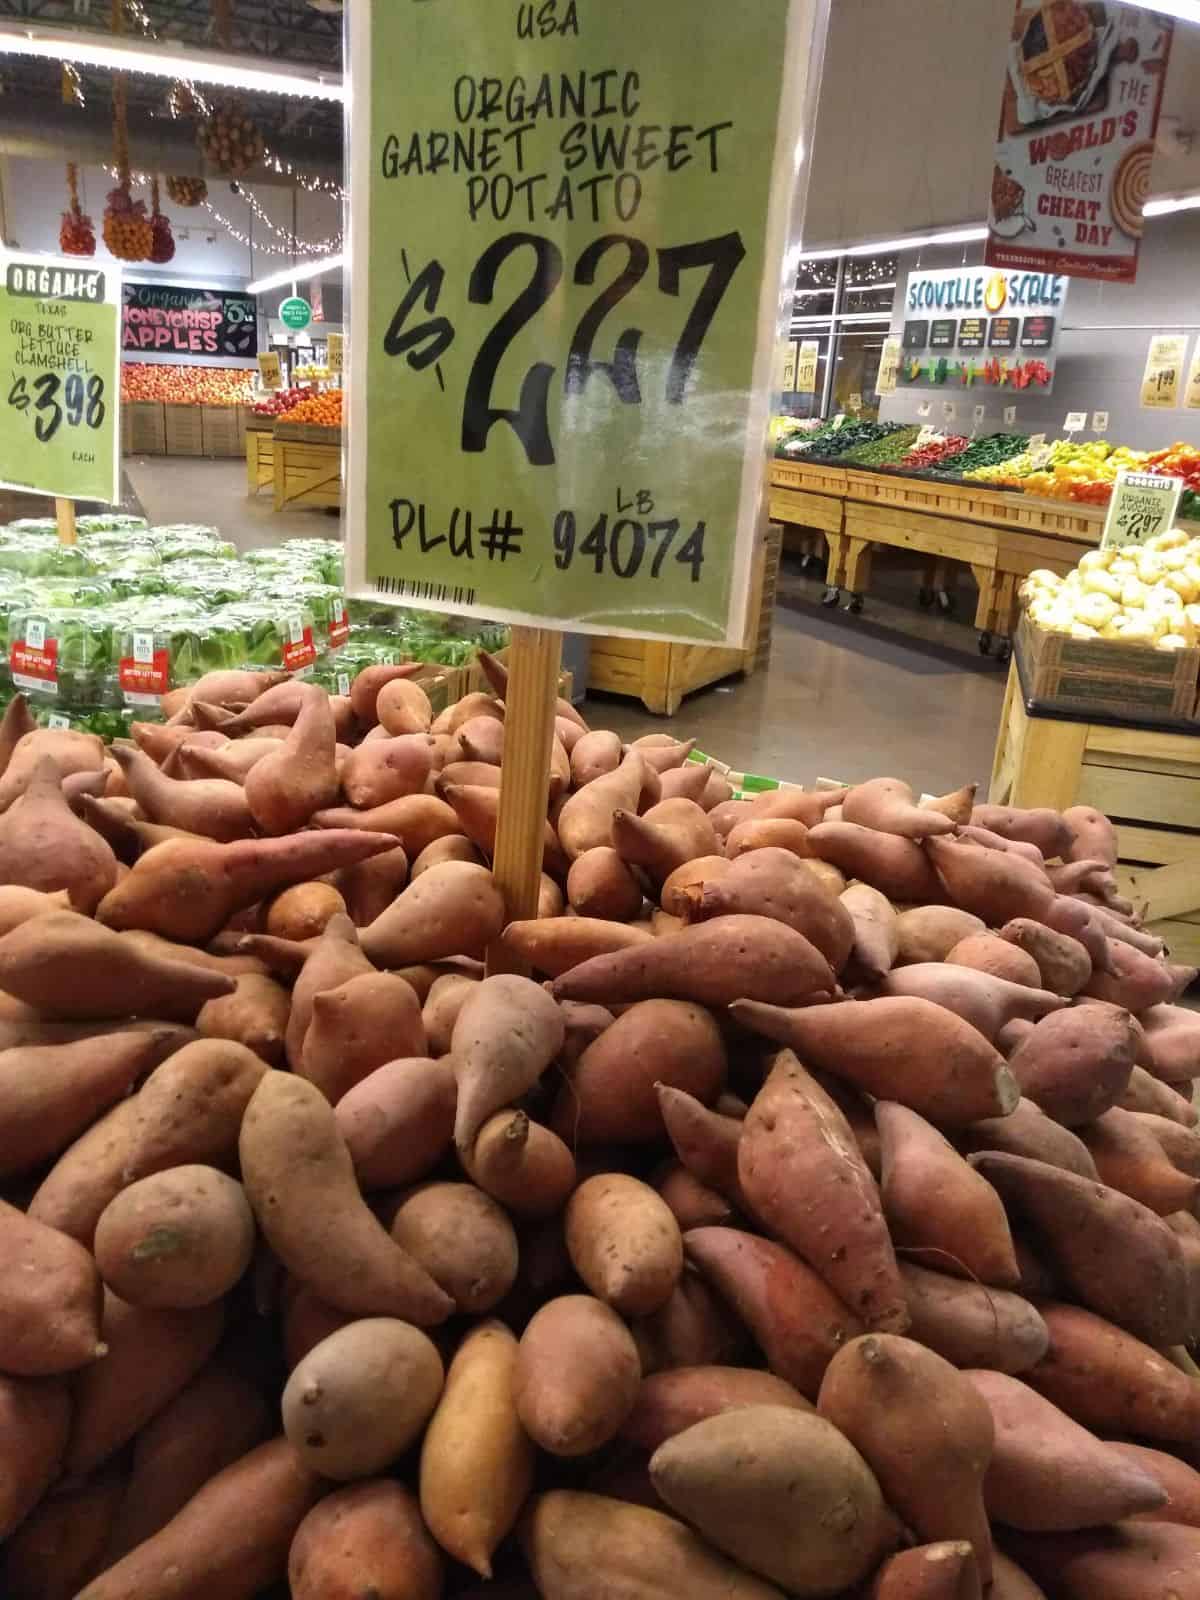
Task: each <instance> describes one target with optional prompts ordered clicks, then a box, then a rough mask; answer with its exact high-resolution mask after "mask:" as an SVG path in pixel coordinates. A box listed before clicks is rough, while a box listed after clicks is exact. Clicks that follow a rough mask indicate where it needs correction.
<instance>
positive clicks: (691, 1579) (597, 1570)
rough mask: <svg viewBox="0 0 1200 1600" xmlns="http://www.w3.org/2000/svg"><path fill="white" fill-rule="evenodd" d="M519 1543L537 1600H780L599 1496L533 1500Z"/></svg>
mask: <svg viewBox="0 0 1200 1600" xmlns="http://www.w3.org/2000/svg"><path fill="white" fill-rule="evenodd" d="M523 1542H524V1545H525V1553H526V1557H527V1559H528V1562H529V1567H530V1571H531V1572H532V1573H533V1577H534V1581H535V1583H536V1585H537V1593H538V1594H539V1595H541V1596H543V1600H596V1597H597V1583H598V1582H599V1583H600V1584H602V1585H603V1586H604V1588H605V1589H606V1590H607V1591H608V1592H609V1593H610V1594H611V1595H613V1596H614V1597H616V1596H628V1597H629V1600H634V1597H637V1600H641V1597H642V1596H645V1600H658V1597H659V1596H662V1597H664V1600H665V1597H667V1596H670V1595H686V1596H687V1597H688V1600H783V1594H782V1591H781V1590H779V1589H777V1588H776V1587H775V1585H774V1584H770V1583H764V1582H763V1580H762V1579H761V1578H756V1577H753V1576H752V1575H751V1574H750V1573H748V1572H746V1571H745V1570H744V1569H743V1568H741V1567H737V1566H735V1565H734V1564H733V1562H731V1561H728V1560H726V1558H725V1557H724V1556H722V1555H718V1554H717V1552H716V1551H714V1550H713V1549H712V1548H711V1546H710V1545H708V1544H706V1543H705V1542H704V1540H702V1539H700V1538H699V1537H698V1536H697V1535H696V1534H694V1533H693V1532H692V1531H691V1529H690V1528H686V1527H685V1526H684V1525H683V1523H682V1522H677V1521H676V1520H675V1518H674V1517H668V1516H664V1515H663V1513H662V1512H660V1511H651V1510H649V1509H648V1508H646V1507H644V1506H636V1505H629V1504H627V1503H626V1502H625V1501H622V1500H612V1499H609V1498H608V1497H607V1496H604V1495H596V1494H576V1493H572V1492H570V1491H568V1490H565V1489H558V1490H554V1491H552V1492H551V1493H549V1494H543V1495H540V1496H539V1497H538V1498H537V1499H536V1500H535V1501H534V1503H533V1506H532V1508H531V1510H530V1512H529V1515H528V1517H527V1518H526V1520H525V1524H524V1529H523ZM89 1600H90V1597H89Z"/></svg>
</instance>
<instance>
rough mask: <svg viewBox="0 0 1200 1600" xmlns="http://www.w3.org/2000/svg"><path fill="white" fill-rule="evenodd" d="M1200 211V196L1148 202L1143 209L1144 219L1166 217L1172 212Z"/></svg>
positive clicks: (1186, 195) (1183, 196)
mask: <svg viewBox="0 0 1200 1600" xmlns="http://www.w3.org/2000/svg"><path fill="white" fill-rule="evenodd" d="M1197 210H1200V194H1185V195H1181V196H1180V197H1179V199H1177V200H1147V201H1146V204H1145V205H1144V206H1143V207H1142V215H1143V216H1144V217H1166V216H1169V215H1170V213H1171V212H1172V211H1197Z"/></svg>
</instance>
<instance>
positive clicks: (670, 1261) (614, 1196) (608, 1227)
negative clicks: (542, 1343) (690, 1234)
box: [566, 1172, 683, 1317]
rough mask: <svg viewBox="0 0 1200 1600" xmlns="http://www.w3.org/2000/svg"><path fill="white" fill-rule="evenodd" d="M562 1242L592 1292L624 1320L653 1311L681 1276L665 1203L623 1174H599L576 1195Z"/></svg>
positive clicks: (675, 1232) (675, 1231) (674, 1229)
mask: <svg viewBox="0 0 1200 1600" xmlns="http://www.w3.org/2000/svg"><path fill="white" fill-rule="evenodd" d="M566 1242H567V1250H568V1251H569V1253H570V1256H571V1262H572V1264H573V1266H574V1267H575V1270H576V1272H578V1274H579V1276H580V1277H581V1278H582V1279H583V1281H584V1283H586V1284H587V1286H588V1288H589V1289H590V1290H591V1291H592V1293H593V1294H594V1295H596V1296H597V1297H598V1298H599V1299H600V1300H603V1301H604V1302H605V1303H606V1304H608V1305H610V1306H612V1307H613V1308H614V1309H615V1310H617V1311H619V1312H621V1313H622V1315H624V1316H627V1317H636V1316H646V1315H647V1314H648V1313H650V1312H652V1311H657V1310H658V1308H659V1307H660V1306H662V1305H663V1304H665V1302H666V1300H667V1299H668V1297H669V1296H670V1294H671V1291H672V1289H673V1288H674V1287H675V1285H676V1284H677V1283H678V1281H679V1277H680V1274H681V1273H682V1271H683V1241H682V1239H681V1238H680V1234H679V1227H678V1224H677V1223H676V1221H675V1218H674V1217H673V1216H672V1215H671V1212H670V1210H669V1209H668V1207H667V1205H666V1203H665V1202H664V1201H663V1200H662V1198H661V1197H660V1196H659V1195H657V1194H656V1193H655V1192H654V1190H653V1189H651V1188H650V1187H649V1186H648V1185H647V1184H644V1183H642V1182H640V1181H639V1180H638V1179H637V1178H633V1177H630V1176H629V1175H628V1174H626V1173H623V1172H605V1173H598V1174H597V1175H596V1176H595V1177H593V1178H588V1179H587V1180H586V1181H585V1182H584V1183H581V1184H580V1186H579V1188H578V1189H576V1190H575V1192H574V1194H573V1195H572V1196H571V1198H570V1200H569V1201H568V1203H567V1211H566Z"/></svg>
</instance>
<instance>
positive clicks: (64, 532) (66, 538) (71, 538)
mask: <svg viewBox="0 0 1200 1600" xmlns="http://www.w3.org/2000/svg"><path fill="white" fill-rule="evenodd" d="M54 516H55V519H56V521H57V522H58V542H59V544H76V543H77V542H78V535H77V534H76V532H75V502H74V500H56V501H55V502H54Z"/></svg>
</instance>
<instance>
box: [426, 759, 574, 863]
mask: <svg viewBox="0 0 1200 1600" xmlns="http://www.w3.org/2000/svg"><path fill="white" fill-rule="evenodd" d="M434 787H435V788H436V789H437V792H438V794H439V795H440V796H441V797H442V799H443V800H445V801H446V803H447V804H448V805H449V806H451V807H452V808H453V810H454V814H455V816H456V817H457V818H458V822H459V831H460V832H462V833H465V834H466V836H467V838H468V839H470V840H471V841H472V842H473V843H474V844H476V845H478V847H479V848H480V850H482V851H483V853H484V855H485V856H489V857H490V856H494V855H495V853H496V828H497V826H498V824H499V820H500V791H499V789H492V788H490V787H487V786H485V785H483V784H472V783H462V784H454V783H449V782H447V781H446V779H445V777H444V775H443V776H440V777H438V779H437V780H436V781H435V784H434ZM542 865H543V867H544V868H545V869H546V870H547V871H549V872H556V873H559V874H565V873H566V870H567V858H566V857H565V856H564V855H563V852H562V848H561V846H560V844H559V840H558V836H557V834H556V833H555V831H554V829H553V828H552V827H551V826H550V823H549V822H545V823H543V825H542Z"/></svg>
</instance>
